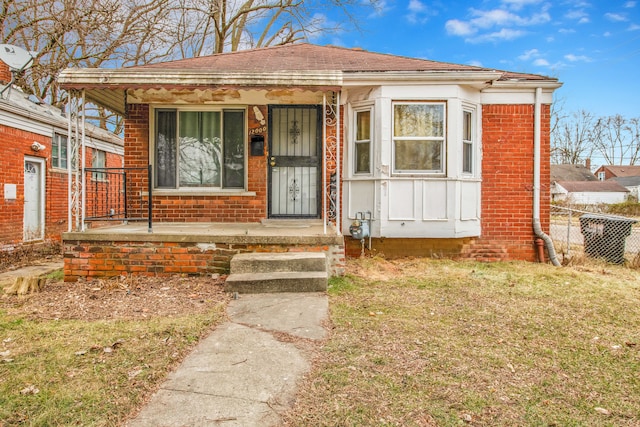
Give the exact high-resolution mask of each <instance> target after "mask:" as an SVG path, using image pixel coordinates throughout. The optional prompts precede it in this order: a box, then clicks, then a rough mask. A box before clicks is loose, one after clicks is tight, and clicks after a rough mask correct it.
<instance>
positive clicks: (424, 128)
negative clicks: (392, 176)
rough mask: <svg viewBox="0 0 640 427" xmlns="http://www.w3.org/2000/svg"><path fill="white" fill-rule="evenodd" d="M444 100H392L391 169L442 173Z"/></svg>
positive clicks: (405, 171) (395, 170)
mask: <svg viewBox="0 0 640 427" xmlns="http://www.w3.org/2000/svg"><path fill="white" fill-rule="evenodd" d="M444 157H445V103H444V102H394V103H393V172H394V173H400V174H402V173H439V174H440V173H444V172H445V170H444V160H445V159H444Z"/></svg>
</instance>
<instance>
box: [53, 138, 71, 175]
mask: <svg viewBox="0 0 640 427" xmlns="http://www.w3.org/2000/svg"><path fill="white" fill-rule="evenodd" d="M67 161H68V155H67V137H66V136H65V135H60V134H59V133H56V134H54V135H53V139H52V141H51V166H53V167H54V168H60V169H66V168H67Z"/></svg>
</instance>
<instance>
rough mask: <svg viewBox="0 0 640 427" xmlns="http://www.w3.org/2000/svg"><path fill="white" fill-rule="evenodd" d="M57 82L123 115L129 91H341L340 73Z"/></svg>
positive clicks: (149, 75)
mask: <svg viewBox="0 0 640 427" xmlns="http://www.w3.org/2000/svg"><path fill="white" fill-rule="evenodd" d="M58 82H59V83H60V86H61V87H62V88H64V89H76V90H83V91H84V92H85V96H86V97H87V99H89V100H91V101H93V102H96V103H98V104H100V105H103V106H105V107H106V108H108V109H109V110H111V111H114V112H116V113H119V114H124V113H125V111H126V108H125V103H126V91H127V90H128V89H152V88H155V89H157V88H164V89H184V88H190V89H207V88H210V89H221V88H229V89H231V88H233V89H270V88H277V87H287V88H299V89H306V90H316V91H317V90H322V91H329V90H340V88H341V87H342V72H339V71H303V72H301V71H278V72H269V73H265V72H242V71H229V72H224V73H221V72H215V71H204V70H202V71H201V70H197V71H194V70H165V69H162V70H161V69H148V70H141V69H126V68H124V69H100V68H82V69H66V70H63V71H62V72H61V73H60V75H59V77H58Z"/></svg>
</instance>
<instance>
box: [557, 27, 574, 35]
mask: <svg viewBox="0 0 640 427" xmlns="http://www.w3.org/2000/svg"><path fill="white" fill-rule="evenodd" d="M558 32H559V33H560V34H573V33H575V32H576V30H574V29H573V28H560V29H559V30H558Z"/></svg>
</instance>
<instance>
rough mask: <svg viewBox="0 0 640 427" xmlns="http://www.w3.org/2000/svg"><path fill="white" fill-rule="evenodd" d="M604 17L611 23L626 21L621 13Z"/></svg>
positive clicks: (608, 14) (606, 14)
mask: <svg viewBox="0 0 640 427" xmlns="http://www.w3.org/2000/svg"><path fill="white" fill-rule="evenodd" d="M604 17H605V18H607V19H608V20H609V21H612V22H625V21H628V19H627V17H626V16H625V15H623V14H621V13H605V14H604Z"/></svg>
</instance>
